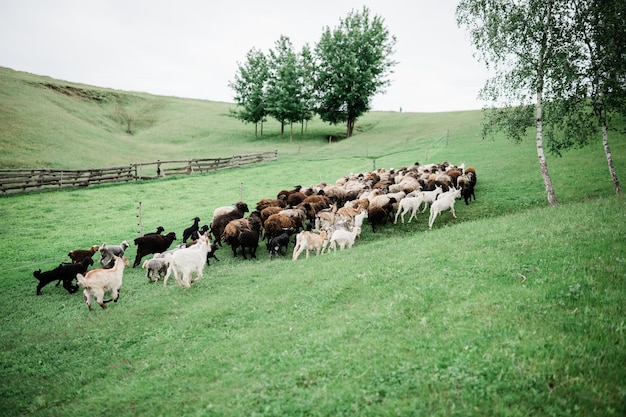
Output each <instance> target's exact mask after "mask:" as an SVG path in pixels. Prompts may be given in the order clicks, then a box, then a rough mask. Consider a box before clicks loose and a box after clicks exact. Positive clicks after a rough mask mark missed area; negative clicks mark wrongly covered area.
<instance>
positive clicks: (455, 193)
mask: <svg viewBox="0 0 626 417" xmlns="http://www.w3.org/2000/svg"><path fill="white" fill-rule="evenodd" d="M460 196H461V189H460V188H458V189H452V190H450V191H448V192H447V193H444V194H441V195H440V196H439V198H438V199H437V200H435V201H434V202H433V204H431V206H430V216H429V217H428V228H429V229H432V228H433V223H435V219H436V218H437V216H438V215H439V213H441V212H443V211H445V210H448V209H450V211H451V212H452V217H454V218H455V219H456V213H455V212H454V202H455V201H456V199H457V198H459V197H460Z"/></svg>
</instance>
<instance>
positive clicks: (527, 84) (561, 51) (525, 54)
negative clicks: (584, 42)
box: [456, 0, 572, 205]
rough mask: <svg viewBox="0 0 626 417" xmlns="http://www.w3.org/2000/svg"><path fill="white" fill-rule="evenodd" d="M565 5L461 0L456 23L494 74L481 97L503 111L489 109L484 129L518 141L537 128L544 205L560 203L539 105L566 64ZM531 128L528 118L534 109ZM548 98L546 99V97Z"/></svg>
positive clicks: (544, 0)
mask: <svg viewBox="0 0 626 417" xmlns="http://www.w3.org/2000/svg"><path fill="white" fill-rule="evenodd" d="M566 3H567V0H462V1H460V2H459V4H458V6H457V9H456V16H457V23H458V25H459V26H465V27H466V28H467V29H468V31H469V34H470V38H471V41H472V43H473V44H474V46H475V47H476V49H477V51H478V58H479V59H480V60H481V61H484V62H485V64H487V66H488V67H491V68H492V69H493V70H495V73H496V75H495V77H494V78H492V79H491V80H489V81H488V82H487V83H486V85H485V87H484V88H483V90H482V92H481V94H482V96H483V97H484V98H487V99H489V100H491V101H493V102H497V101H499V100H502V99H504V100H505V102H504V106H500V107H499V108H492V110H491V114H489V116H488V118H487V125H486V130H489V129H502V130H504V131H505V132H507V134H508V135H509V136H510V137H513V138H516V139H520V138H521V137H523V134H524V132H525V131H526V129H527V128H528V127H529V126H532V125H533V124H534V126H535V132H536V135H535V142H536V148H537V157H538V159H539V167H540V171H541V177H542V179H543V182H544V186H545V190H546V194H547V198H548V203H549V204H550V205H555V204H557V203H558V200H557V197H556V193H555V191H554V187H553V185H552V179H551V177H550V172H549V170H548V164H547V161H546V156H545V151H544V138H543V128H544V126H543V103H544V100H545V99H546V98H548V99H551V98H553V97H552V94H551V93H552V92H554V91H555V90H554V89H552V88H551V87H552V86H553V83H554V80H558V79H559V77H560V73H561V71H562V70H563V67H564V66H567V65H569V64H568V63H567V57H568V55H567V51H566V50H567V48H568V47H569V45H570V44H569V43H568V42H567V39H564V37H566V35H565V34H566V31H564V25H567V24H568V23H569V22H571V19H572V17H571V16H570V15H568V10H569V9H568V8H567V7H564V6H565V5H566ZM533 96H534V112H535V114H534V123H533V119H531V118H530V117H529V116H530V114H529V110H531V109H533V104H532V101H531V100H533ZM546 96H547V97H546Z"/></svg>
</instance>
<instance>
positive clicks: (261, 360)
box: [0, 70, 626, 416]
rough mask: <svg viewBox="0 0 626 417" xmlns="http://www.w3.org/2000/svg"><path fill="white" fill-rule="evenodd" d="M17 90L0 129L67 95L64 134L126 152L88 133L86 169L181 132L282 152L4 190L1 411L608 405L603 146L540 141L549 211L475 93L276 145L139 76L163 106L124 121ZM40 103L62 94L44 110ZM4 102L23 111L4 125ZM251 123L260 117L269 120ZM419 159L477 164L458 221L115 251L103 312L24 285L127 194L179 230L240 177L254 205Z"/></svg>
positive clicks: (622, 392) (612, 407)
mask: <svg viewBox="0 0 626 417" xmlns="http://www.w3.org/2000/svg"><path fill="white" fill-rule="evenodd" d="M3 71H4V70H3ZM14 75H15V74H14ZM18 75H19V77H17V78H22V77H26V76H24V75H23V74H18ZM33 80H34V81H41V80H40V79H39V78H34V79H33ZM33 80H31V81H33ZM16 82H17V81H16ZM7 84H10V82H7ZM5 85H6V84H5V83H4V82H3V83H2V84H0V86H2V88H3V89H4V90H3V93H4V92H5V91H8V90H7V89H6V87H5ZM30 88H31V87H29V86H28V85H24V84H23V83H22V84H19V82H17V84H16V86H15V88H14V90H13V91H14V93H11V94H9V93H6V94H3V95H1V96H0V97H2V101H0V106H3V108H4V107H7V106H9V107H12V108H13V107H14V106H15V104H14V103H16V102H17V101H18V99H17V96H19V95H20V94H22V95H24V97H26V98H25V99H24V100H25V101H24V104H23V108H22V111H20V112H16V113H14V114H13V116H14V117H11V118H9V119H8V121H7V119H4V120H3V121H2V126H11V127H10V128H6V130H5V128H4V127H3V128H2V129H0V134H1V135H7V131H9V130H10V131H19V130H20V129H21V131H23V132H26V131H28V132H31V133H29V135H30V136H28V135H25V136H22V137H23V140H22V141H20V142H23V143H28V141H29V140H30V141H32V142H33V146H34V147H39V146H43V144H44V142H46V141H45V140H44V139H45V138H49V137H50V136H46V135H45V134H44V133H45V132H46V131H48V130H46V129H45V128H41V127H38V125H39V123H33V122H32V121H33V120H40V119H38V118H36V117H35V116H36V115H35V114H34V113H29V112H35V109H36V108H38V106H39V105H41V107H42V108H41V109H40V110H39V111H40V114H39V116H38V117H41V118H42V119H45V117H49V118H50V119H47V121H48V123H51V125H52V124H54V123H55V122H53V121H51V120H59V119H63V117H62V114H64V113H68V114H69V113H74V114H78V113H81V112H83V113H81V114H82V116H81V117H80V118H79V119H80V120H81V122H77V119H76V118H74V119H68V120H70V121H68V122H67V123H68V125H67V126H66V127H65V129H66V130H67V132H66V133H67V134H76V135H77V136H75V137H74V138H73V139H72V140H74V141H78V140H79V137H86V138H89V139H90V140H92V141H96V140H97V141H98V142H101V141H103V140H107V141H109V142H112V144H111V145H110V146H111V147H112V148H111V149H115V148H121V149H122V152H117V153H107V158H102V155H103V154H102V153H99V152H98V149H101V148H99V145H98V146H93V149H91V150H90V152H89V159H88V160H86V161H85V162H84V163H87V164H88V165H89V166H102V165H115V164H118V163H121V162H126V161H122V160H118V159H116V158H137V159H139V160H144V161H145V160H153V159H159V158H160V159H163V158H164V157H163V156H162V152H163V150H166V152H168V153H171V154H173V155H176V157H184V156H183V155H184V154H185V152H188V149H190V148H191V147H193V146H198V148H196V149H193V152H194V155H193V156H198V155H196V154H195V153H200V154H201V156H205V155H206V154H205V153H204V152H205V149H210V152H209V155H206V156H214V155H215V154H228V155H230V154H233V153H240V149H245V151H246V152H247V151H248V150H250V151H254V150H257V149H259V150H267V149H268V148H269V149H279V161H278V162H276V163H268V164H263V165H259V166H256V167H249V168H245V169H242V170H239V171H223V172H219V173H214V174H210V175H206V176H198V177H191V178H189V177H185V178H180V179H167V180H164V181H159V182H146V183H138V184H126V185H118V186H105V187H94V188H89V189H81V190H74V191H63V192H48V193H41V194H33V195H24V196H15V197H9V198H2V199H0V212H1V213H2V215H1V216H0V242H2V243H0V245H2V253H3V256H2V258H0V265H1V266H2V267H1V268H0V269H1V271H2V272H0V282H1V283H2V286H3V291H2V303H0V313H1V314H0V317H1V320H2V330H3V338H2V342H1V343H2V345H1V346H2V350H3V352H4V354H3V358H2V359H0V369H2V371H0V377H1V378H2V379H3V384H2V388H0V391H1V392H0V397H1V398H3V401H2V402H0V414H2V415H4V414H6V415H15V414H23V415H42V416H43V415H46V416H50V415H84V414H85V413H90V414H104V413H107V414H109V413H112V414H116V415H138V414H146V413H149V414H157V415H211V414H214V415H254V414H258V415H299V414H307V415H354V414H360V415H398V414H401V415H409V414H418V415H454V414H457V415H481V416H484V415H529V414H533V415H546V414H550V415H571V414H596V415H600V414H611V413H615V414H618V415H619V414H620V413H621V414H623V413H624V411H626V402H625V398H626V386H625V385H624V381H625V380H626V375H625V374H624V369H626V368H625V367H624V363H626V356H625V354H624V349H623V346H624V342H625V340H624V319H623V317H624V311H623V308H624V307H623V306H624V300H625V298H626V297H625V295H626V293H625V292H626V290H625V288H626V287H625V286H624V278H625V275H626V259H625V257H624V245H623V237H624V235H625V234H626V205H625V202H624V199H623V198H617V199H616V198H615V197H612V196H611V194H612V190H611V186H610V183H609V181H608V175H607V173H606V166H605V163H604V159H603V155H602V150H601V149H599V148H600V146H599V145H595V146H594V147H592V148H587V149H585V150H582V151H574V152H571V153H568V154H566V156H565V158H563V159H558V160H557V159H554V158H551V159H550V161H549V163H550V167H551V170H552V175H553V179H554V181H555V187H556V190H557V194H558V196H559V198H560V199H561V201H562V202H564V203H565V204H563V205H562V206H561V207H558V208H552V209H551V208H546V207H545V197H544V193H543V189H542V184H541V179H540V177H539V174H538V169H537V166H536V165H537V164H536V156H535V154H534V150H533V146H532V144H531V143H530V142H529V143H526V144H523V145H521V146H516V145H512V144H510V143H508V142H506V141H504V140H501V139H497V140H494V141H482V140H481V139H480V138H479V137H478V136H477V132H478V131H479V123H480V113H479V112H458V113H449V114H397V113H370V114H368V115H366V116H364V117H363V118H362V119H361V120H360V121H359V128H360V132H359V135H358V136H356V137H355V138H354V139H352V140H344V141H341V142H339V143H334V144H330V145H329V144H326V143H325V142H324V138H323V137H324V135H326V134H329V132H330V133H337V129H336V128H332V127H328V126H324V125H322V124H320V123H319V122H314V123H312V125H311V129H310V131H309V132H310V133H309V135H308V136H307V138H305V139H303V138H301V137H299V136H296V138H294V143H293V144H289V143H286V142H287V140H286V139H282V140H281V139H279V138H278V137H267V138H266V139H265V140H254V139H253V137H252V135H251V133H250V132H251V129H250V127H245V126H243V127H242V126H240V125H238V124H237V123H234V122H233V121H232V120H231V119H229V118H227V117H224V116H223V115H224V113H225V112H226V111H227V108H228V106H227V105H225V104H223V103H205V102H200V101H192V100H183V99H172V98H161V97H152V96H144V95H140V96H141V97H146V100H152V101H155V102H158V103H160V105H159V106H156V105H155V107H153V108H157V107H158V108H159V110H158V111H156V110H155V111H154V113H153V117H152V120H153V123H152V125H151V127H148V128H146V129H145V130H143V131H141V132H138V133H137V134H135V135H133V136H131V137H129V136H128V135H125V134H124V133H123V127H122V126H118V125H116V124H115V123H110V122H108V121H107V117H106V116H105V115H103V114H104V113H106V112H104V111H103V110H102V106H101V105H95V107H89V106H92V104H84V103H82V101H80V100H75V99H74V98H65V97H60V96H59V95H58V93H54V94H52V92H51V91H48V89H43V90H42V89H41V88H40V87H37V88H38V89H33V90H29V89H30ZM22 90H27V91H22ZM29 91H30V92H29ZM29 94H34V95H30V96H29ZM55 94H56V95H55ZM49 95H50V97H49ZM7 96H8V98H7ZM28 97H30V98H29V99H27V98H28ZM46 97H49V100H48V99H47V98H46ZM61 99H63V100H61ZM29 100H31V101H33V100H34V101H35V102H37V103H38V104H37V105H35V104H33V103H31V104H28V103H29ZM54 100H61V102H62V103H63V106H56V107H55V106H52V107H49V108H47V110H46V105H47V104H46V103H50V102H52V101H54ZM67 100H71V101H69V102H68V101H67ZM7 102H9V103H10V104H7ZM77 103H78V104H77ZM164 103H167V104H164ZM61 107H63V108H65V109H71V110H72V111H68V110H63V111H59V108H61ZM79 108H81V109H83V110H78V109H79ZM89 108H92V109H94V112H90V111H88V109H89ZM211 108H213V111H211V110H210V109H211ZM51 109H53V110H51ZM96 110H97V111H96ZM18 113H22V114H25V113H28V114H29V116H28V117H27V118H25V119H23V120H27V121H30V122H29V123H27V122H26V121H23V123H14V121H15V120H20V119H19V117H17V116H16V114H18ZM0 114H4V112H3V113H0ZM157 114H158V117H157V116H156V115H157ZM200 114H202V115H203V117H198V115H200ZM194 115H195V117H193V116H194ZM0 117H7V116H6V115H5V116H0ZM68 117H69V116H68ZM85 119H91V120H98V121H93V122H91V123H83V121H84V120H85ZM9 122H10V123H9ZM70 122H74V123H70ZM42 124H44V123H43V122H42ZM81 126H82V127H81ZM85 126H92V130H91V131H89V130H86V129H87V128H85ZM93 126H95V127H93ZM103 126H105V127H103ZM57 129H59V130H60V129H61V128H60V127H58V126H57V127H55V128H54V129H51V131H54V130H57ZM267 129H268V130H266V132H268V133H269V132H270V131H272V129H273V132H272V133H273V134H274V133H275V132H276V126H275V125H272V124H271V123H270V124H269V126H268V127H267ZM37 130H39V131H40V134H39V135H36V134H34V133H33V132H36V131H37ZM70 132H71V133H70ZM76 132H79V134H78V133H76ZM268 136H270V135H268ZM274 136H275V135H274ZM4 138H6V136H3V139H4ZM141 138H143V140H144V141H150V142H151V145H150V146H149V147H147V146H145V145H141V140H140V139H141ZM184 138H193V139H194V140H193V141H192V142H191V143H190V142H189V141H188V140H184V141H183V140H182V139H184ZM225 139H227V140H225ZM9 142H10V141H9ZM65 142H66V141H60V142H58V143H56V144H55V146H54V148H55V149H56V148H59V147H63V146H65ZM6 143H7V142H2V146H3V147H4V146H5V145H6ZM154 144H158V145H155V146H153V145H154ZM21 145H23V144H21ZM142 147H143V148H146V149H145V150H142ZM16 148H17V147H16ZM624 148H625V144H624V142H623V141H622V142H621V143H620V142H619V141H617V142H616V143H615V145H614V148H613V151H614V156H615V157H616V162H617V168H618V170H619V171H618V172H624V171H625V168H626V162H625V161H624V158H623V155H625V151H626V149H624ZM19 149H20V151H19V152H22V153H21V154H20V153H18V152H17V151H16V153H14V154H12V155H11V156H10V158H9V157H7V158H9V159H11V158H13V159H14V162H6V164H8V165H11V164H14V163H17V162H15V161H21V158H23V160H24V161H29V163H27V164H25V165H27V166H33V164H35V162H36V157H34V156H33V151H32V149H30V150H29V149H28V148H27V147H25V146H22V147H20V148H19ZM68 149H69V148H68ZM68 149H66V150H65V152H66V153H67V152H69V150H68ZM233 149H236V150H235V151H234V150H233ZM53 155H54V152H52V151H50V152H47V153H46V158H49V159H47V161H45V163H46V164H50V166H65V165H64V164H65V163H66V159H67V158H63V155H64V154H63V152H61V153H59V157H58V158H59V159H55V158H56V157H54V156H53ZM9 159H7V161H8V160H9ZM137 159H133V162H134V161H136V160H137ZM416 160H419V161H420V162H441V161H442V160H450V161H453V162H460V161H462V160H464V161H466V162H467V163H469V164H471V165H474V166H476V167H477V170H478V173H479V185H478V189H477V194H478V195H477V196H478V200H477V201H476V202H475V203H473V204H471V205H470V206H465V205H464V204H459V205H458V206H457V207H458V210H457V211H458V215H459V219H458V220H453V219H452V218H451V217H450V215H449V214H446V215H443V216H441V218H440V219H438V220H437V223H436V226H435V229H434V230H433V231H432V232H426V231H425V228H426V227H425V223H426V217H425V216H421V217H420V218H419V220H418V222H417V223H412V224H411V225H395V226H393V225H388V226H387V227H385V228H384V229H383V230H382V231H381V232H380V233H377V234H372V233H371V231H370V230H369V229H366V230H364V233H363V236H362V238H361V239H360V241H359V242H358V243H357V245H355V247H354V248H353V249H352V250H351V251H349V252H343V253H337V254H332V255H329V256H325V257H323V258H315V257H313V258H311V259H309V260H304V259H301V260H299V261H298V262H296V263H294V262H291V261H290V260H287V259H286V260H279V261H274V262H272V263H269V262H268V261H267V260H266V259H264V257H261V259H259V260H257V261H253V262H243V261H242V260H241V259H233V258H232V255H231V254H230V253H229V249H228V248H224V249H222V250H221V251H219V252H218V257H219V258H220V259H221V261H220V262H217V263H213V262H212V264H211V266H210V267H208V268H207V269H206V277H205V279H203V280H202V281H201V282H199V283H197V284H196V285H194V286H193V287H192V289H191V290H190V291H182V290H181V289H180V288H178V287H176V286H174V285H170V286H169V287H167V288H163V287H162V286H161V285H148V284H146V279H145V277H144V276H143V273H142V272H143V271H141V270H138V269H135V270H132V269H129V270H127V271H126V274H125V277H124V287H123V290H122V296H121V299H120V302H119V303H118V304H116V305H112V306H111V308H110V309H108V310H107V311H95V312H93V313H88V312H87V309H86V308H85V306H84V303H83V302H82V300H81V299H80V298H81V297H80V295H78V294H77V295H73V296H70V295H68V294H66V293H65V292H64V290H62V289H61V288H60V287H59V288H55V287H53V286H48V287H46V288H45V289H44V294H43V295H42V296H41V297H35V296H34V287H35V284H34V280H33V278H32V277H31V276H30V274H31V272H32V270H34V269H37V268H43V269H47V268H50V267H53V266H54V265H56V264H57V263H58V262H60V261H64V260H65V256H64V254H65V253H67V251H68V250H70V249H74V248H77V247H88V246H90V245H91V244H94V243H95V244H98V243H101V242H102V241H107V242H113V243H118V242H119V241H121V240H122V239H128V240H131V239H132V237H133V236H136V230H137V227H136V220H137V219H136V213H137V212H136V206H137V202H138V201H142V204H143V206H144V213H143V214H144V225H145V227H146V228H154V227H156V226H157V225H159V224H162V225H163V226H165V227H166V229H167V230H174V231H176V232H177V233H181V232H182V229H183V228H184V227H186V226H187V225H188V224H189V222H190V219H191V217H193V216H195V215H199V216H200V217H201V218H202V219H203V221H208V220H210V213H211V212H212V210H213V208H214V207H215V206H218V205H223V204H230V203H232V202H234V201H236V200H238V199H239V193H240V190H241V188H240V187H243V188H242V189H243V196H244V200H245V201H247V202H249V203H252V204H254V202H256V201H257V200H259V199H260V198H264V197H268V196H273V195H275V194H276V193H277V191H278V190H279V189H282V188H290V187H292V186H293V185H295V183H301V184H303V185H308V184H311V183H316V182H318V181H320V180H322V181H334V179H336V178H338V177H339V176H341V175H343V174H345V173H347V172H361V171H366V170H370V169H372V167H373V165H374V164H375V165H376V167H386V168H388V167H392V166H400V165H406V164H410V163H412V162H414V161H416ZM88 161H93V163H91V164H89V163H88ZM42 163H44V162H43V161H42ZM3 164H4V160H3ZM18 165H19V163H18ZM80 166H84V165H82V164H80ZM102 202H106V204H102ZM260 252H261V253H263V251H262V248H261V250H260ZM129 257H130V258H131V260H132V258H133V257H134V248H133V247H131V248H130V249H129ZM523 277H525V279H524V278H523Z"/></svg>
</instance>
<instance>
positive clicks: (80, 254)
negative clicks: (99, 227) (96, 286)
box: [67, 245, 100, 264]
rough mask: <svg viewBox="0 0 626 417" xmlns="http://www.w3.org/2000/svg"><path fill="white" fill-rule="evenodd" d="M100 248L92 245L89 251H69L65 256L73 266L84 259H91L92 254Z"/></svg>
mask: <svg viewBox="0 0 626 417" xmlns="http://www.w3.org/2000/svg"><path fill="white" fill-rule="evenodd" d="M98 250H100V247H99V246H98V245H93V246H92V247H91V248H90V249H75V250H73V251H70V252H69V253H68V254H67V256H69V257H70V259H71V260H72V263H73V264H79V263H81V262H82V261H83V259H85V258H91V257H92V256H93V254H94V253H96V252H98Z"/></svg>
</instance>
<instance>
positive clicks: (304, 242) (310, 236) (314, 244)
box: [292, 230, 328, 261]
mask: <svg viewBox="0 0 626 417" xmlns="http://www.w3.org/2000/svg"><path fill="white" fill-rule="evenodd" d="M327 239H328V233H327V232H326V230H322V231H321V232H320V234H319V235H316V234H314V233H311V232H309V231H307V230H304V231H302V232H300V233H298V235H297V236H296V246H295V247H294V248H293V256H292V259H293V260H294V261H295V260H297V259H298V256H300V254H301V253H302V251H306V258H307V259H308V258H309V251H312V250H314V251H315V253H316V255H319V254H320V251H321V250H322V245H323V244H324V242H325V241H326V240H327Z"/></svg>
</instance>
